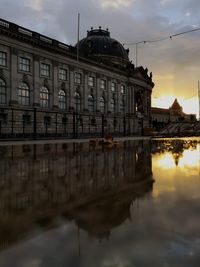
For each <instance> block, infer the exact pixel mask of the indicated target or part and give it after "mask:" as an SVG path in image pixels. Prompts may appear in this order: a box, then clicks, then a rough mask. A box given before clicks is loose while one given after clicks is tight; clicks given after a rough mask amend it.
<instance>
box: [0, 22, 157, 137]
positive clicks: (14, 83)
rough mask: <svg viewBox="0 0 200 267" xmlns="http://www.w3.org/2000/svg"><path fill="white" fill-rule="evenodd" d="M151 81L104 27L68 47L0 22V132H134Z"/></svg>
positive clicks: (147, 107)
mask: <svg viewBox="0 0 200 267" xmlns="http://www.w3.org/2000/svg"><path fill="white" fill-rule="evenodd" d="M77 51H78V53H77ZM78 55H79V56H78ZM153 86H154V84H153V82H152V74H151V73H150V74H148V69H144V68H143V67H137V68H135V67H134V65H133V64H132V63H131V62H130V61H129V58H128V50H126V49H124V47H123V46H122V45H121V44H120V43H119V42H118V41H116V40H115V39H112V38H111V37H110V33H109V31H108V30H102V29H101V28H99V29H92V28H91V30H90V31H88V34H87V37H86V38H84V39H83V40H81V41H80V42H79V43H78V44H77V45H76V46H69V45H66V44H64V43H61V42H59V41H57V40H54V39H51V38H49V37H46V36H44V35H41V34H39V33H36V32H32V31H31V30H28V29H25V28H23V27H21V26H18V25H16V24H14V23H11V22H8V21H5V20H0V136H1V138H12V137H15V138H17V137H31V138H39V137H46V136H52V137H56V136H58V137H59V136H60V137H61V136H62V137H81V136H104V135H106V134H108V133H109V134H113V135H132V134H140V133H141V132H142V128H143V127H149V125H150V111H151V92H152V88H153Z"/></svg>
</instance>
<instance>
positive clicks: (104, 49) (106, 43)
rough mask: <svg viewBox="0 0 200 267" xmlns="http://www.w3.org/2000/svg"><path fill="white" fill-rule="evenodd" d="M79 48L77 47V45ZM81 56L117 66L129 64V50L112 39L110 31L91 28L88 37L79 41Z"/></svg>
mask: <svg viewBox="0 0 200 267" xmlns="http://www.w3.org/2000/svg"><path fill="white" fill-rule="evenodd" d="M76 47H77V45H76ZM79 54H80V55H81V56H83V57H89V58H92V59H94V60H97V61H109V62H112V63H116V64H122V63H127V62H128V61H129V58H128V49H127V50H126V49H125V48H124V47H123V45H122V44H121V43H119V42H118V41H117V40H115V39H113V38H111V37H110V32H109V31H108V29H106V30H102V29H101V27H99V29H93V28H91V30H90V31H88V32H87V37H86V38H84V39H82V40H80V41H79Z"/></svg>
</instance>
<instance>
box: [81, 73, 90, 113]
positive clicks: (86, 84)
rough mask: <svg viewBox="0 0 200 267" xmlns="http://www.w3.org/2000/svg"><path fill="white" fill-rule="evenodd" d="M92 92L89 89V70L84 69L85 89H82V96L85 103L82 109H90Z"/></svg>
mask: <svg viewBox="0 0 200 267" xmlns="http://www.w3.org/2000/svg"><path fill="white" fill-rule="evenodd" d="M89 94H90V91H89V90H88V72H87V71H84V73H83V90H82V98H83V102H82V103H83V105H82V110H83V111H84V110H85V109H87V110H88V101H87V100H88V95H89Z"/></svg>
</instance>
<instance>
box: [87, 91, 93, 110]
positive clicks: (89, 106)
mask: <svg viewBox="0 0 200 267" xmlns="http://www.w3.org/2000/svg"><path fill="white" fill-rule="evenodd" d="M88 110H89V111H90V112H94V97H93V96H92V95H88Z"/></svg>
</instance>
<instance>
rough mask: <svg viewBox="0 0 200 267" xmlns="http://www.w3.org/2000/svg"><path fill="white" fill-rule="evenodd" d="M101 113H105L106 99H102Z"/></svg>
mask: <svg viewBox="0 0 200 267" xmlns="http://www.w3.org/2000/svg"><path fill="white" fill-rule="evenodd" d="M99 106H100V111H101V113H105V99H104V97H103V96H102V97H100V105H99Z"/></svg>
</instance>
